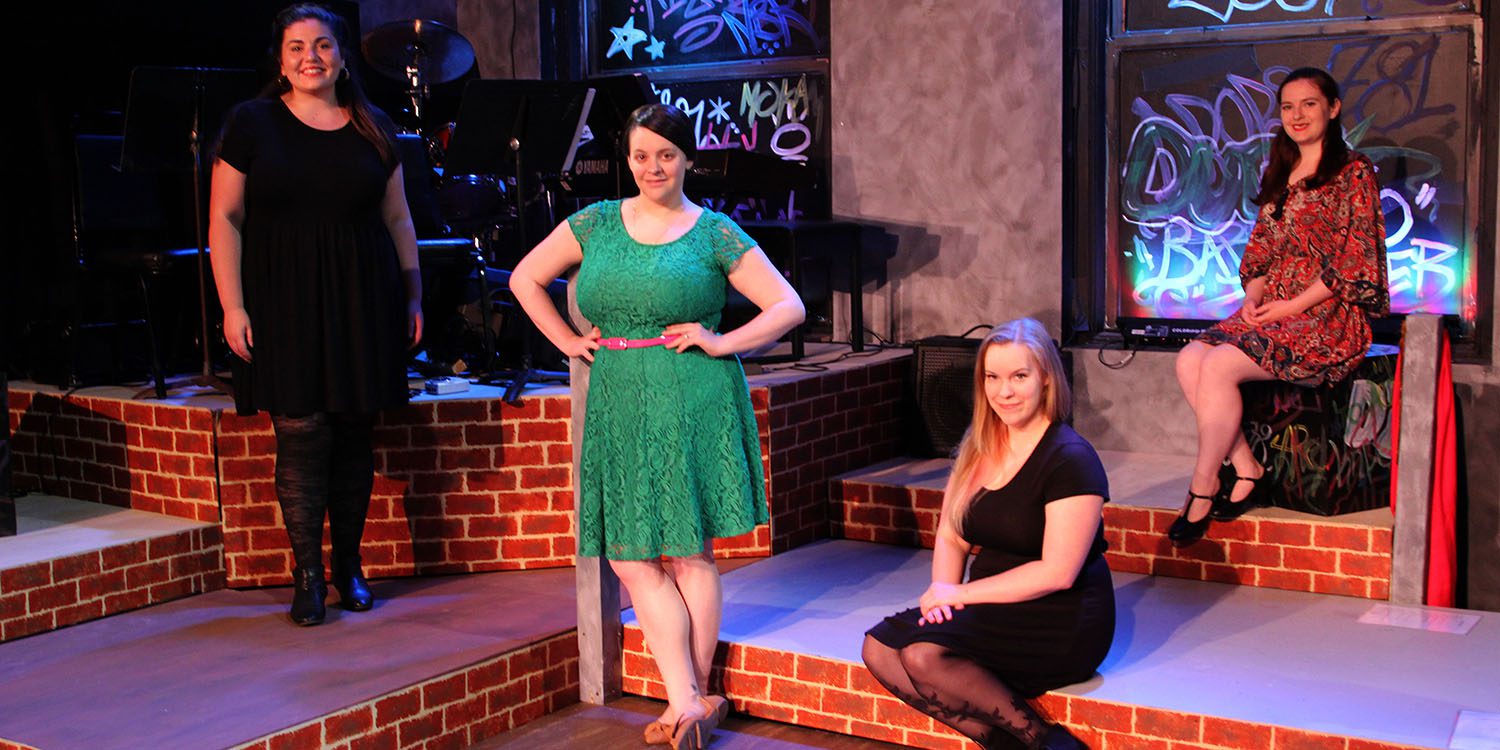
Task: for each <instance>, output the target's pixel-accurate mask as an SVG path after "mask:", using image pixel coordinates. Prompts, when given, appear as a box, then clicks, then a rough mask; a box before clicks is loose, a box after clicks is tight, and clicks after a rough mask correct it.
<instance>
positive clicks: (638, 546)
mask: <svg viewBox="0 0 1500 750" xmlns="http://www.w3.org/2000/svg"><path fill="white" fill-rule="evenodd" d="M568 225H569V227H570V228H571V229H572V230H573V235H574V236H575V237H577V239H578V243H579V244H580V245H582V246H583V264H582V265H581V266H580V267H579V270H578V278H577V281H576V284H577V291H578V308H579V310H580V311H581V312H582V313H583V314H584V316H585V317H587V318H588V319H589V322H591V323H593V324H594V325H596V326H598V327H599V330H600V331H602V332H603V334H604V336H606V337H609V338H627V339H638V338H650V337H653V336H659V335H661V332H662V329H663V328H665V327H666V326H668V325H671V324H673V323H687V322H693V321H696V322H698V323H701V324H702V325H703V327H704V328H708V329H716V328H717V326H718V324H719V317H720V314H721V313H722V312H723V310H724V298H725V292H726V289H727V287H728V281H727V280H726V277H727V275H728V274H729V272H730V270H731V269H732V268H733V267H734V265H735V263H737V262H738V261H739V259H740V257H741V256H743V255H744V254H745V253H746V252H747V251H748V250H750V249H751V248H753V247H755V241H754V240H752V239H750V237H749V236H748V235H746V234H745V232H744V230H742V229H740V228H739V226H737V225H736V224H735V223H734V222H733V221H732V220H730V219H729V217H727V216H725V215H723V214H720V213H716V212H714V211H709V210H707V209H704V210H703V213H702V214H701V215H700V216H699V217H698V220H697V223H695V224H694V225H693V227H692V229H690V230H688V232H687V233H686V234H684V235H683V236H682V237H680V238H678V239H676V240H673V241H672V242H667V243H664V244H661V245H644V244H641V243H639V242H636V241H635V240H633V239H631V237H630V235H629V234H628V233H626V231H625V224H624V222H623V221H622V220H621V216H620V201H604V202H601V203H596V204H594V205H592V206H589V207H588V208H585V209H583V210H581V211H579V212H578V213H576V214H573V215H572V216H571V217H569V218H568ZM580 460H581V462H582V463H581V465H580V475H581V478H582V481H581V487H580V488H579V514H578V554H579V555H583V556H597V555H600V554H603V555H604V556H605V557H606V558H609V559H611V560H644V559H654V558H657V557H660V556H663V555H665V556H668V557H683V556H688V555H694V554H697V553H699V552H702V551H703V542H704V540H706V539H710V538H716V537H726V536H735V535H738V534H743V533H746V532H748V531H750V530H751V529H753V528H755V525H756V524H761V523H765V522H766V519H767V508H766V489H765V474H764V470H763V468H762V465H761V458H760V437H759V435H758V433H757V429H756V424H755V412H754V409H753V408H752V407H751V406H750V390H749V387H748V385H747V384H746V383H745V371H744V368H743V367H741V366H740V361H739V359H738V358H737V357H733V356H730V357H721V358H716V357H710V356H708V355H707V354H704V353H703V351H702V350H700V349H697V348H693V349H689V350H687V351H686V352H683V353H681V354H679V353H677V352H675V351H672V350H670V349H666V348H664V347H660V346H653V347H645V348H639V349H622V350H611V349H603V348H601V349H599V350H598V351H597V352H595V356H594V364H593V367H592V368H591V370H590V372H589V393H588V408H587V410H586V412H585V416H584V425H583V453H582V456H581V457H580Z"/></svg>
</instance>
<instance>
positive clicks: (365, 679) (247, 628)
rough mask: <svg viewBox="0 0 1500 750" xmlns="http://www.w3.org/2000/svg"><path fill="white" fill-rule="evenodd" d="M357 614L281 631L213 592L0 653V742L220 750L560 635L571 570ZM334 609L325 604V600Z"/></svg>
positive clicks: (56, 748)
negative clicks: (1, 738) (316, 625)
mask: <svg viewBox="0 0 1500 750" xmlns="http://www.w3.org/2000/svg"><path fill="white" fill-rule="evenodd" d="M373 588H374V591H375V594H376V597H377V599H378V602H377V604H376V607H375V609H374V610H372V611H370V612H360V613H350V612H344V611H343V610H340V609H338V608H337V607H330V608H329V610H328V613H329V619H328V621H327V622H325V623H324V624H323V625H320V626H318V627H313V628H299V627H295V626H293V625H291V624H290V623H289V622H288V621H287V619H286V607H287V604H288V603H289V602H290V601H291V591H290V589H287V588H276V589H260V590H253V591H216V592H213V593H209V594H203V595H201V596H194V597H190V598H187V599H180V600H177V601H174V602H168V603H166V604H161V605H158V606H155V607H149V608H146V609H142V610H136V611H134V612H127V613H124V614H120V615H116V616H114V617H108V618H105V619H102V620H95V621H93V622H88V623H84V624H82V625H76V626H73V627H69V628H64V629H62V630H58V631H55V632H51V633H44V634H41V635H36V636H32V637H29V638H22V639H20V640H17V641H12V642H10V643H5V644H0V737H4V738H6V739H10V740H17V741H20V742H24V743H26V744H29V745H32V746H35V747H39V748H45V750H69V749H70V748H79V749H85V748H86V749H88V750H100V749H102V748H218V747H229V746H231V745H235V744H238V743H241V742H244V741H246V740H250V739H254V738H256V737H259V736H262V735H265V734H268V733H270V732H273V731H275V730H278V729H282V728H285V727H288V726H293V725H296V724H299V723H301V722H303V721H307V720H309V719H312V718H313V717H316V716H322V715H324V714H327V713H330V712H332V711H334V710H337V709H339V708H343V707H345V706H349V705H352V704H355V703H359V702H362V701H365V700H369V699H371V698H373V697H375V696H379V695H383V694H385V693H389V692H392V691H395V690H397V689H399V688H402V687H405V686H407V685H410V684H412V683H414V682H416V681H418V680H421V679H426V678H429V677H432V676H434V675H438V674H442V673H443V672H446V671H449V670H452V669H458V668H459V667H462V666H466V665H469V664H473V663H475V662H477V661H480V660H483V659H486V658H489V657H492V656H495V655H498V654H500V653H502V652H504V651H508V650H511V649H514V648H517V647H520V646H522V645H525V644H528V643H532V642H535V641H537V640H540V639H542V638H545V637H547V636H550V635H555V634H556V633H558V632H561V631H564V630H568V629H571V628H573V627H574V626H575V623H576V621H577V620H576V612H575V604H574V602H575V596H574V574H573V570H572V569H571V568H565V569H558V570H542V571H524V572H515V573H487V574H478V575H467V576H451V577H441V578H422V579H402V580H391V581H376V582H375V583H374V584H373ZM336 599H337V596H336V595H335V596H331V597H330V601H333V600H336Z"/></svg>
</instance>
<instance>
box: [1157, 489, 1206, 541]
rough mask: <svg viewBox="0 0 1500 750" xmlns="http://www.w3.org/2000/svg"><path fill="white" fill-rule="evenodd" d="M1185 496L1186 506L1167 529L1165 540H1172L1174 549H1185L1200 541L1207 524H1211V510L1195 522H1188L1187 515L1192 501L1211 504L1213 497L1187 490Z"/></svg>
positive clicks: (1191, 508) (1191, 506)
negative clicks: (1186, 497) (1202, 501)
mask: <svg viewBox="0 0 1500 750" xmlns="http://www.w3.org/2000/svg"><path fill="white" fill-rule="evenodd" d="M1187 496H1188V501H1187V504H1186V505H1184V506H1182V512H1181V513H1179V514H1178V515H1177V520H1175V521H1173V522H1172V525H1171V527H1169V528H1168V529H1167V538H1168V539H1170V540H1172V546H1174V547H1186V546H1188V545H1189V544H1192V543H1193V542H1196V541H1198V540H1199V539H1202V538H1203V535H1204V534H1205V533H1206V532H1207V531H1208V526H1209V524H1211V523H1213V510H1212V509H1211V508H1210V510H1209V512H1208V513H1204V514H1203V517H1202V518H1200V519H1198V520H1196V521H1189V520H1188V513H1189V512H1191V511H1192V510H1193V501H1194V500H1208V501H1209V502H1213V499H1214V496H1213V495H1200V494H1198V493H1196V492H1194V491H1192V490H1188V493H1187Z"/></svg>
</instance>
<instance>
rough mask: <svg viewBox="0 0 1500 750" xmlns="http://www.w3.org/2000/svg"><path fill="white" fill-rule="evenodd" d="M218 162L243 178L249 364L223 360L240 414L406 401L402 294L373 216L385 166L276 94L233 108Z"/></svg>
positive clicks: (389, 247)
mask: <svg viewBox="0 0 1500 750" xmlns="http://www.w3.org/2000/svg"><path fill="white" fill-rule="evenodd" d="M376 114H377V117H376V119H377V121H378V122H379V123H380V124H382V126H384V127H387V128H389V120H387V119H386V118H385V115H384V114H381V113H378V112H377V113H376ZM218 158H220V159H223V160H224V161H225V162H226V163H227V164H229V165H230V166H232V167H234V168H235V169H237V170H239V171H241V172H243V173H244V174H245V218H244V222H243V224H242V226H241V255H240V279H241V287H242V289H243V293H244V299H245V311H246V313H248V314H249V316H250V328H251V332H252V335H253V337H254V342H255V343H254V348H253V350H252V354H253V360H254V361H253V362H248V363H247V362H242V361H240V360H239V358H238V357H235V358H233V361H234V362H235V365H236V366H235V367H234V397H235V406H236V407H237V409H238V411H239V413H241V414H244V415H249V414H254V413H255V412H257V411H268V412H270V413H272V414H286V415H291V416H303V415H307V414H311V413H314V412H365V413H368V412H374V411H379V410H381V409H386V408H390V407H393V406H399V405H401V404H404V403H406V399H407V391H406V301H405V299H406V298H405V290H404V287H403V285H402V279H401V268H400V263H399V261H398V259H397V257H396V246H395V243H394V242H393V241H392V239H391V235H390V232H389V231H388V230H387V229H386V225H385V221H384V218H383V216H382V214H381V210H380V208H381V201H382V199H383V198H384V197H385V187H386V180H387V179H388V178H389V177H390V175H391V173H392V172H393V171H394V170H395V165H392V166H390V167H387V166H386V165H385V164H383V163H382V162H381V160H380V153H379V152H378V151H377V150H376V149H375V146H374V145H373V144H371V143H370V142H369V141H368V140H366V139H365V138H364V137H363V136H361V135H360V134H359V132H358V131H357V130H355V128H354V125H353V123H350V124H349V125H346V126H345V127H343V128H340V129H338V130H318V129H316V128H313V127H310V126H308V125H307V124H305V123H303V122H302V121H301V120H298V119H297V117H296V115H294V114H292V112H291V110H290V109H287V106H286V104H285V103H284V102H283V101H282V100H281V99H280V98H279V97H275V98H263V99H252V100H250V101H247V102H244V103H242V104H240V105H238V106H237V107H235V109H234V110H233V111H232V112H231V113H230V115H229V117H228V118H227V120H226V122H225V125H224V132H223V134H222V136H221V139H220V143H219V149H218Z"/></svg>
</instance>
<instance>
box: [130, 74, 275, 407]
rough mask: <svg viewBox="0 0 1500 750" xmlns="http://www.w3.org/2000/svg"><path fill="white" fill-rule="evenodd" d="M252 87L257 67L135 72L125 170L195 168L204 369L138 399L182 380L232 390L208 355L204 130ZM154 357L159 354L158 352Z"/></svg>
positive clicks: (142, 393) (158, 381)
mask: <svg viewBox="0 0 1500 750" xmlns="http://www.w3.org/2000/svg"><path fill="white" fill-rule="evenodd" d="M254 92H255V72H254V71H252V70H247V69H239V68H157V67H140V68H136V69H135V70H134V71H132V72H131V75H130V94H129V99H128V100H127V105H126V108H125V139H124V140H125V142H124V146H123V147H122V153H121V157H120V168H121V169H122V170H125V171H130V170H133V169H136V170H141V171H180V170H182V169H191V170H193V230H194V235H195V237H196V239H197V241H198V269H197V270H198V318H199V330H198V335H199V349H200V350H201V353H202V365H203V369H202V371H201V372H200V373H199V374H198V375H196V376H193V377H189V378H176V379H173V380H170V381H166V382H163V381H162V380H161V379H160V378H157V379H156V382H155V384H154V387H153V388H146V389H144V390H142V391H140V392H139V393H136V394H135V397H136V398H141V397H143V396H146V395H148V394H152V393H154V394H155V396H156V397H157V398H159V399H160V398H166V397H167V391H168V390H169V389H171V388H176V387H180V386H182V385H195V386H200V387H205V388H211V389H213V390H216V391H219V392H220V393H230V388H229V384H228V383H226V382H224V380H223V379H222V378H220V377H219V376H217V375H215V374H214V371H213V365H212V360H211V357H210V356H209V343H208V341H209V339H208V262H207V261H208V241H207V232H206V231H205V228H204V226H203V224H204V206H203V134H204V132H205V131H206V130H208V131H211V132H218V130H219V126H220V124H221V123H222V121H223V116H224V113H225V112H227V111H228V110H229V108H230V107H231V106H233V104H234V103H236V102H239V101H243V100H245V99H248V98H250V97H251V96H253V95H254ZM184 93H186V94H187V96H186V97H184V96H183V94H184ZM184 126H186V130H187V133H186V136H187V137H186V141H185V143H186V145H187V153H186V154H184V153H183V150H182V146H183V145H184V140H183V138H182V136H183V132H182V131H183V127H184ZM184 156H186V157H187V158H186V159H184V158H183V157H184ZM148 304H149V301H148ZM153 340H154V336H153ZM153 346H154V345H153ZM152 356H153V358H154V357H155V356H156V354H155V352H154V351H153V352H152ZM157 367H160V365H159V364H158V365H157Z"/></svg>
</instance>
